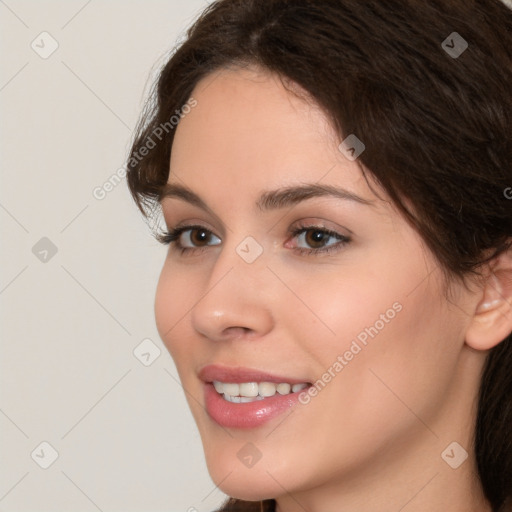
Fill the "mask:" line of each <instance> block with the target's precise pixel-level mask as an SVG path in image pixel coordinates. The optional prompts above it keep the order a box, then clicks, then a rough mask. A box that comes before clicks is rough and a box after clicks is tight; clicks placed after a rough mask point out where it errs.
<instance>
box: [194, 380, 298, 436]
mask: <svg viewBox="0 0 512 512" xmlns="http://www.w3.org/2000/svg"><path fill="white" fill-rule="evenodd" d="M299 394H300V391H297V392H296V393H290V394H288V395H280V394H279V393H276V394H275V395H274V396H271V397H268V398H265V399H263V400H255V401H254V402H246V403H240V404H236V403H232V402H228V401H227V400H224V398H223V397H222V396H221V395H220V394H219V393H217V391H215V388H214V387H213V384H211V383H207V384H206V385H205V390H204V397H205V405H206V411H207V412H208V414H209V415H210V417H211V418H212V419H213V420H214V421H215V422H217V423H218V424H219V425H221V426H223V427H226V428H256V427H259V426H261V425H264V424H265V423H267V422H268V421H270V420H272V419H274V418H276V417H278V416H280V415H281V414H283V413H284V412H285V411H286V410H287V409H289V408H290V407H293V406H294V405H296V404H297V403H298V401H299Z"/></svg>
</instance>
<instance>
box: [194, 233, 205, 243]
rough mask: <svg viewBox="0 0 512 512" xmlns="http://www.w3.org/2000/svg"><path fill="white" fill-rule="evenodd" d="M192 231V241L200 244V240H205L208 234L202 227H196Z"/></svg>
mask: <svg viewBox="0 0 512 512" xmlns="http://www.w3.org/2000/svg"><path fill="white" fill-rule="evenodd" d="M194 233H195V236H194V238H195V240H194V243H196V242H198V243H199V244H201V242H206V241H207V240H208V234H207V233H206V231H205V230H204V229H202V230H198V229H197V230H196V231H195V232H194Z"/></svg>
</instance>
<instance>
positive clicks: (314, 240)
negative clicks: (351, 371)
mask: <svg viewBox="0 0 512 512" xmlns="http://www.w3.org/2000/svg"><path fill="white" fill-rule="evenodd" d="M324 237H325V233H324V232H322V231H318V230H317V231H313V230H312V231H310V232H309V238H310V240H308V244H309V245H312V246H315V245H322V242H323V240H324Z"/></svg>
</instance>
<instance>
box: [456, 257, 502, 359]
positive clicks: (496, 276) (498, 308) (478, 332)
mask: <svg viewBox="0 0 512 512" xmlns="http://www.w3.org/2000/svg"><path fill="white" fill-rule="evenodd" d="M480 293H481V298H480V301H479V303H478V304H477V307H476V309H475V312H474V315H473V318H472V320H471V323H470V325H469V326H468V329H467V331H466V344H467V345H469V346H470V347H471V348H474V349H476V350H489V349H491V348H493V347H495V346H496V345H498V344H499V343H500V342H501V341H503V340H504V339H505V338H506V337H507V336H508V335H509V334H510V333H511V332H512V250H510V249H509V250H508V251H506V252H505V253H502V254H500V255H499V256H497V257H496V259H495V260H493V262H492V263H491V264H490V265H489V273H488V275H487V277H486V279H485V281H484V283H483V285H482V288H481V292H480Z"/></svg>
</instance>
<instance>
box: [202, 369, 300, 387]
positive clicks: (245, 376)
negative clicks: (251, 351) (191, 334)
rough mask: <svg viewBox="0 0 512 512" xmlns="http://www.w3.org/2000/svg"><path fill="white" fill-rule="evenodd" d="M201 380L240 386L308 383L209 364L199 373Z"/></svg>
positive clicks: (249, 370)
mask: <svg viewBox="0 0 512 512" xmlns="http://www.w3.org/2000/svg"><path fill="white" fill-rule="evenodd" d="M199 378H200V379H201V380H202V381H204V382H213V381H220V382H232V383H235V384H237V383H238V384H240V383H242V382H274V383H275V384H279V383H282V382H286V383H288V384H292V385H293V384H301V383H303V382H306V383H308V381H307V380H306V379H294V378H291V377H283V376H281V375H276V374H272V373H268V372H265V371H261V370H256V369H253V368H244V367H242V366H236V367H235V366H222V365H218V364H208V365H206V366H203V367H202V368H201V370H200V371H199Z"/></svg>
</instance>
